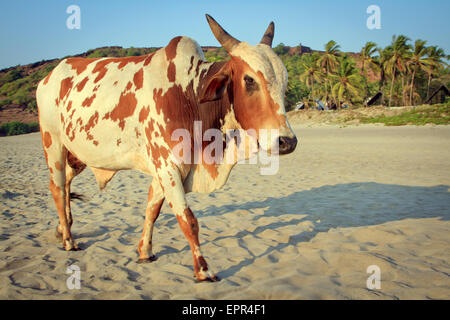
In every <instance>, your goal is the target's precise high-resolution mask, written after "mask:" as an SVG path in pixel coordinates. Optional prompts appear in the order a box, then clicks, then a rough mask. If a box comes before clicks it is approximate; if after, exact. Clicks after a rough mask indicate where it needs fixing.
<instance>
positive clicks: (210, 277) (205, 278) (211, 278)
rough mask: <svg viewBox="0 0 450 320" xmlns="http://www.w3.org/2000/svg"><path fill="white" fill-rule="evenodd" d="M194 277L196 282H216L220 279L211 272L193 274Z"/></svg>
mask: <svg viewBox="0 0 450 320" xmlns="http://www.w3.org/2000/svg"><path fill="white" fill-rule="evenodd" d="M194 277H195V278H196V282H197V283H200V282H217V281H220V278H219V277H218V276H216V275H215V274H213V273H208V274H199V275H197V276H195V275H194Z"/></svg>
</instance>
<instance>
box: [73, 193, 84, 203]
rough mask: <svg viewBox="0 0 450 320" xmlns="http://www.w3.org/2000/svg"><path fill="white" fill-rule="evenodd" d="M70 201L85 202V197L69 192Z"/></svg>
mask: <svg viewBox="0 0 450 320" xmlns="http://www.w3.org/2000/svg"><path fill="white" fill-rule="evenodd" d="M70 200H80V201H83V202H85V201H86V197H85V196H84V195H82V194H79V193H75V192H71V193H70Z"/></svg>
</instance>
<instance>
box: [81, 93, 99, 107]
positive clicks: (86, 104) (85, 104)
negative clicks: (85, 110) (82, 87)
mask: <svg viewBox="0 0 450 320" xmlns="http://www.w3.org/2000/svg"><path fill="white" fill-rule="evenodd" d="M95 95H96V94H95V93H94V95H93V96H91V97H88V98H86V99H84V101H83V103H82V104H81V105H82V106H83V107H90V106H91V104H92V102H93V101H94V99H95Z"/></svg>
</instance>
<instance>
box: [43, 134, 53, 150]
mask: <svg viewBox="0 0 450 320" xmlns="http://www.w3.org/2000/svg"><path fill="white" fill-rule="evenodd" d="M43 141H44V147H45V148H46V149H48V148H50V146H51V145H52V136H51V135H50V132H48V131H46V132H45V133H44V140H43Z"/></svg>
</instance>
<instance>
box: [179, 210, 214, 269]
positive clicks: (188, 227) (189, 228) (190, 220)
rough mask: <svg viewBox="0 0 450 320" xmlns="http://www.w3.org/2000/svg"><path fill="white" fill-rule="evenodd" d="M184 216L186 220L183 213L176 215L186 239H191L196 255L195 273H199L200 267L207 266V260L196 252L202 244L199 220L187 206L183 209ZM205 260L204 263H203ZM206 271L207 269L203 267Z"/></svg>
mask: <svg viewBox="0 0 450 320" xmlns="http://www.w3.org/2000/svg"><path fill="white" fill-rule="evenodd" d="M183 213H184V217H185V218H186V221H185V220H184V219H183V218H182V216H181V215H176V217H177V220H178V223H179V225H180V228H181V230H182V231H183V233H184V235H185V237H186V239H187V240H188V241H189V246H190V247H191V252H192V256H193V257H194V273H195V274H196V275H197V274H198V272H199V271H200V268H202V269H203V268H204V267H206V268H207V266H206V261H200V259H199V258H200V257H197V256H196V254H195V250H196V248H198V247H199V246H200V244H199V241H198V230H199V228H198V222H197V219H196V218H195V216H194V214H193V213H192V211H191V209H190V208H186V209H184V211H183ZM203 262H204V264H203ZM203 270H204V271H206V270H207V269H203Z"/></svg>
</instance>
